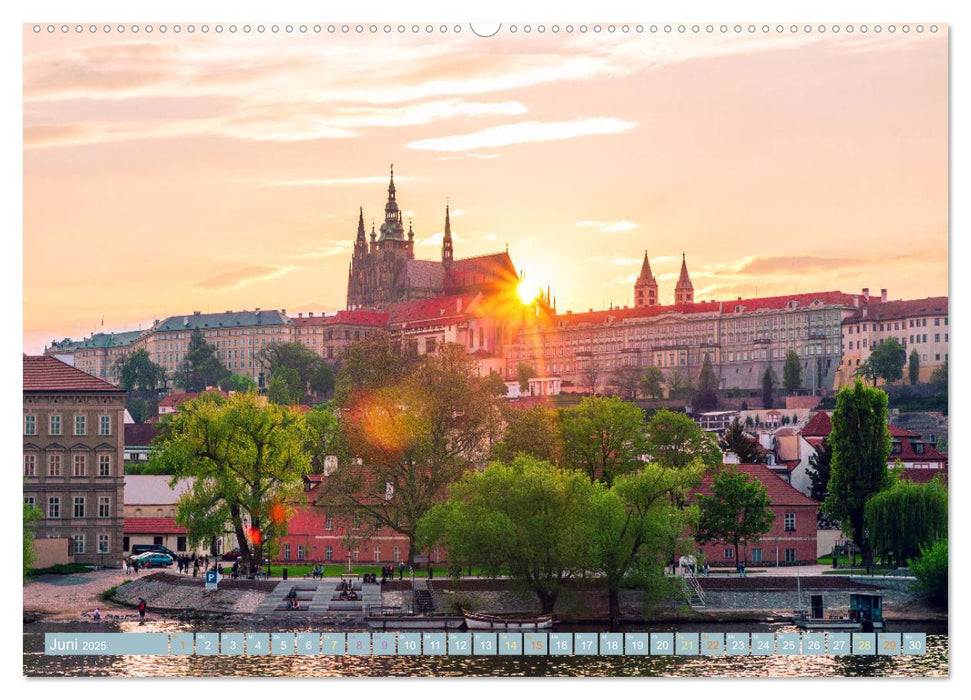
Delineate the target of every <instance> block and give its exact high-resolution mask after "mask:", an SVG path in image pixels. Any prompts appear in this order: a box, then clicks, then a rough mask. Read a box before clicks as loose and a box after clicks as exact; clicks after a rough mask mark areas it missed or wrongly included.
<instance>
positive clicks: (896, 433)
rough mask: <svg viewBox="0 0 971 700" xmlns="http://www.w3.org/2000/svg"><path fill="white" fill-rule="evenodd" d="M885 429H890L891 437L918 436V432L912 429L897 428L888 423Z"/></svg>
mask: <svg viewBox="0 0 971 700" xmlns="http://www.w3.org/2000/svg"><path fill="white" fill-rule="evenodd" d="M887 429H888V430H889V431H890V435H891V436H892V437H907V438H919V437H920V433H915V432H914V431H913V430H907V429H906V428H899V427H897V426H896V425H888V426H887Z"/></svg>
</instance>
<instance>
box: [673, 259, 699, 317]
mask: <svg viewBox="0 0 971 700" xmlns="http://www.w3.org/2000/svg"><path fill="white" fill-rule="evenodd" d="M694 298H695V288H694V285H692V284H691V278H690V277H689V276H688V263H687V261H686V260H685V255H684V253H681V276H680V277H678V283H677V284H676V285H675V287H674V303H675V304H691V303H694Z"/></svg>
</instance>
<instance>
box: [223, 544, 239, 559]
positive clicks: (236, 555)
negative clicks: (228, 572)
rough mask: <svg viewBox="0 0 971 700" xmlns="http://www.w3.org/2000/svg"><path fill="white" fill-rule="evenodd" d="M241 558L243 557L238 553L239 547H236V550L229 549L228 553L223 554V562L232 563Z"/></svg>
mask: <svg viewBox="0 0 971 700" xmlns="http://www.w3.org/2000/svg"><path fill="white" fill-rule="evenodd" d="M241 556H243V553H242V552H240V551H239V547H237V548H236V549H230V550H229V551H228V552H226V553H225V554H223V561H233V560H235V559H239V558H240V557H241Z"/></svg>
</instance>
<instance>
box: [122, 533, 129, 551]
mask: <svg viewBox="0 0 971 700" xmlns="http://www.w3.org/2000/svg"><path fill="white" fill-rule="evenodd" d="M121 547H122V549H123V550H124V551H126V552H127V551H128V550H129V549H131V537H123V538H122V539H121Z"/></svg>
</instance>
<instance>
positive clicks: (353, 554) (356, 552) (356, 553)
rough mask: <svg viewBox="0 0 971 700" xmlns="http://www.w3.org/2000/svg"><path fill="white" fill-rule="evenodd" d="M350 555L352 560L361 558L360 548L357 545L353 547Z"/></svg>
mask: <svg viewBox="0 0 971 700" xmlns="http://www.w3.org/2000/svg"><path fill="white" fill-rule="evenodd" d="M351 557H352V558H353V560H354V561H358V560H359V559H360V558H361V550H360V548H359V547H355V548H354V551H353V552H351Z"/></svg>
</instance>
